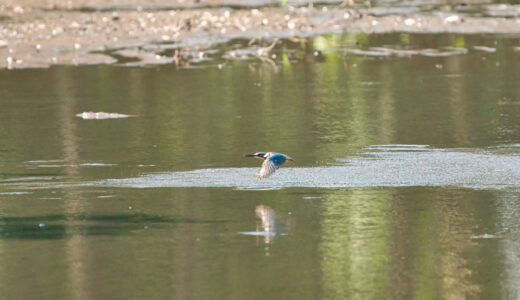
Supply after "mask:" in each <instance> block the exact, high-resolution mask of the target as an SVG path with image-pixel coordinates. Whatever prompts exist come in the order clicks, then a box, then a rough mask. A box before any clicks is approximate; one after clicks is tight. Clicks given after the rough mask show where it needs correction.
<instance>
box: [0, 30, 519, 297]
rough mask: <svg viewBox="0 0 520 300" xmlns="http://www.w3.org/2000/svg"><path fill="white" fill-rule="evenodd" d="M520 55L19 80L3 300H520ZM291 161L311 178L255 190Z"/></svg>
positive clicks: (73, 70) (9, 76) (0, 227)
mask: <svg viewBox="0 0 520 300" xmlns="http://www.w3.org/2000/svg"><path fill="white" fill-rule="evenodd" d="M517 45H518V38H517V37H510V36H476V35H471V36H468V35H408V34H393V35H363V34H348V35H328V36H323V37H318V38H314V39H310V40H308V41H299V42H296V41H294V42H283V43H281V44H279V45H277V46H276V48H275V49H274V52H273V53H274V54H276V57H272V62H268V61H265V62H261V61H259V60H256V59H254V58H251V57H244V60H229V61H227V60H226V59H225V58H222V55H215V57H214V58H212V59H210V60H208V61H205V62H201V63H199V64H194V65H191V66H190V67H188V68H179V67H176V66H174V65H161V66H151V67H146V68H140V67H129V66H122V65H115V66H89V67H53V68H50V69H46V70H16V71H6V70H4V71H0V104H1V105H2V109H1V110H0V139H1V142H0V264H1V265H2V270H3V271H2V272H0V290H1V291H2V295H3V297H5V298H6V299H21V298H23V299H79V298H96V299H143V298H146V299H164V298H174V299H207V298H212V299H265V298H274V299H321V298H325V299H385V298H395V299H411V298H416V299H430V298H436V299H438V298H442V299H446V298H451V299H460V298H480V299H499V298H502V299H510V298H513V299H514V298H518V296H519V295H520V292H519V289H518V284H517V283H518V280H520V273H519V272H518V270H519V266H520V261H519V259H518V257H520V256H519V255H520V243H519V241H520V239H519V238H520V226H519V223H518V220H519V217H520V206H519V205H518V199H519V196H520V193H519V187H520V184H519V183H520V173H519V172H520V171H519V170H520V167H519V166H520V147H519V144H520V140H519V136H520V121H519V120H520V90H519V89H518V82H520V72H519V71H518V70H520V68H519V67H520V65H519V62H520V60H519V58H520V56H519V55H520V54H519V53H518V52H516V51H515V50H514V49H515V48H514V47H515V46H517ZM475 47H476V48H475ZM482 47H488V48H493V49H494V51H484V50H482V49H487V48H482ZM244 48H247V42H246V41H235V42H233V43H231V44H229V45H226V46H225V47H224V48H223V49H220V50H218V51H220V53H221V54H222V53H225V52H226V51H230V49H244ZM453 48H456V49H459V50H457V51H452V50H453ZM352 49H356V51H352ZM425 49H434V50H425ZM450 49H451V50H450ZM460 49H465V50H460ZM487 50H489V49H487ZM446 51H451V52H455V53H448V54H449V55H444V54H442V55H424V53H427V54H431V53H434V54H435V53H445V52H446ZM381 53H382V54H383V55H371V54H381ZM83 112H109V113H119V114H125V115H130V116H132V117H130V118H120V119H104V120H100V119H83V118H79V117H77V116H76V115H77V114H81V113H83ZM271 150H272V151H278V152H282V153H287V154H289V155H290V156H291V157H293V158H294V159H295V160H296V162H295V163H294V164H290V165H289V164H287V165H285V166H284V167H282V169H280V170H279V171H277V172H276V173H275V174H274V175H273V176H272V177H271V178H269V179H267V180H257V179H256V178H254V174H255V173H256V172H257V171H258V168H259V167H260V161H258V160H254V159H247V158H244V157H243V154H245V153H250V152H255V151H271Z"/></svg>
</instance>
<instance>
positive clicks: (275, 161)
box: [244, 152, 294, 178]
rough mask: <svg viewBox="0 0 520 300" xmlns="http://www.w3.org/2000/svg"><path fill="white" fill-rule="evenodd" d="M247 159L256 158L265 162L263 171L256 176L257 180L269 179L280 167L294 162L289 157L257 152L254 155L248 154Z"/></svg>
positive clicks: (280, 154) (274, 153)
mask: <svg viewBox="0 0 520 300" xmlns="http://www.w3.org/2000/svg"><path fill="white" fill-rule="evenodd" d="M244 156H245V157H256V158H261V159H263V160H264V162H263V163H262V169H260V172H259V173H258V174H256V177H257V178H267V177H269V176H271V174H273V173H274V171H276V170H277V169H278V168H279V167H281V166H282V165H283V164H284V163H285V162H286V161H294V160H293V159H292V158H290V157H289V156H287V155H285V154H282V153H276V152H256V153H253V154H246V155H244Z"/></svg>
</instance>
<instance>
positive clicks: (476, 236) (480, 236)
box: [471, 233, 497, 240]
mask: <svg viewBox="0 0 520 300" xmlns="http://www.w3.org/2000/svg"><path fill="white" fill-rule="evenodd" d="M495 238H497V236H496V235H494V234H488V233H485V234H482V235H474V236H472V237H471V239H473V240H475V239H495Z"/></svg>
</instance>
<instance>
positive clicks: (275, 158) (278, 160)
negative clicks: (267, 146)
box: [268, 153, 285, 167]
mask: <svg viewBox="0 0 520 300" xmlns="http://www.w3.org/2000/svg"><path fill="white" fill-rule="evenodd" d="M268 160H269V161H270V162H272V163H273V164H274V165H275V166H277V167H279V166H281V165H283V164H284V163H285V155H283V154H280V153H273V155H272V156H271V157H269V158H268Z"/></svg>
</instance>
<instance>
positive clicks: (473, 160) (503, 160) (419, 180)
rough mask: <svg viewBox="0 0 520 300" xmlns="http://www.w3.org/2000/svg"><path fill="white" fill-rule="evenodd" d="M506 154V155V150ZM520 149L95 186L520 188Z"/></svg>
mask: <svg viewBox="0 0 520 300" xmlns="http://www.w3.org/2000/svg"><path fill="white" fill-rule="evenodd" d="M504 149H507V151H504ZM519 153H520V148H519V147H512V146H507V147H494V148H492V149H491V148H490V149H487V150H475V149H473V150H469V149H455V150H452V149H433V148H429V147H425V146H420V145H382V146H371V147H368V148H367V149H366V151H365V152H363V153H362V154H361V155H357V156H356V157H347V158H343V159H338V160H337V161H336V162H335V164H333V165H328V166H322V167H301V168H298V167H282V168H281V169H280V170H278V171H277V172H276V173H275V174H274V175H273V176H271V177H270V178H267V179H262V180H260V179H257V178H255V176H254V174H255V173H256V172H257V171H258V168H212V169H199V170H192V171H183V172H167V173H152V174H147V175H143V176H139V177H133V178H123V179H108V180H101V181H96V182H91V183H88V185H92V186H110V187H129V188H158V187H231V188H237V189H258V190H262V189H283V188H289V187H319V188H342V187H344V188H347V187H379V186H380V187H389V186H458V187H466V188H475V189H502V188H517V187H519V186H520V155H519Z"/></svg>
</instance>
